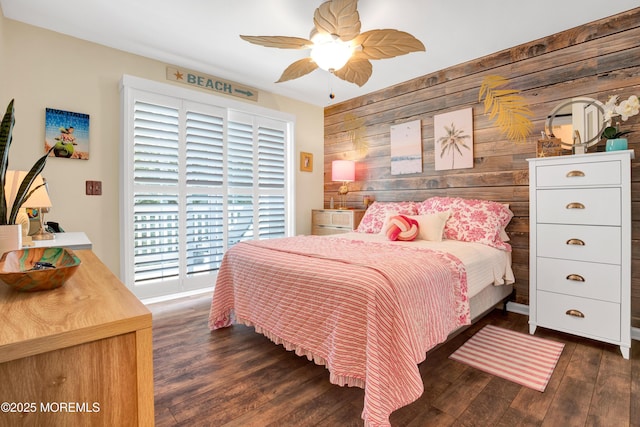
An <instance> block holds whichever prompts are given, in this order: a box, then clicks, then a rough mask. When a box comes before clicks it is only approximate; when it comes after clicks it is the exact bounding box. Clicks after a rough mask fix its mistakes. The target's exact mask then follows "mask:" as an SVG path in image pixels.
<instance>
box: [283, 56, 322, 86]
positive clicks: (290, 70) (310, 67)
mask: <svg viewBox="0 0 640 427" xmlns="http://www.w3.org/2000/svg"><path fill="white" fill-rule="evenodd" d="M317 68H318V66H317V65H316V63H315V62H314V61H313V60H312V59H311V58H303V59H300V60H298V61H296V62H294V63H293V64H291V65H289V66H288V67H287V69H286V70H284V71H283V72H282V75H281V76H280V79H279V80H278V81H277V82H276V83H282V82H286V81H287V80H293V79H297V78H298V77H302V76H304V75H306V74H309V73H310V72H312V71H314V70H315V69H317Z"/></svg>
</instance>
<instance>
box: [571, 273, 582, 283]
mask: <svg viewBox="0 0 640 427" xmlns="http://www.w3.org/2000/svg"><path fill="white" fill-rule="evenodd" d="M567 280H573V281H574V282H584V277H582V276H581V275H579V274H570V275H568V276H567Z"/></svg>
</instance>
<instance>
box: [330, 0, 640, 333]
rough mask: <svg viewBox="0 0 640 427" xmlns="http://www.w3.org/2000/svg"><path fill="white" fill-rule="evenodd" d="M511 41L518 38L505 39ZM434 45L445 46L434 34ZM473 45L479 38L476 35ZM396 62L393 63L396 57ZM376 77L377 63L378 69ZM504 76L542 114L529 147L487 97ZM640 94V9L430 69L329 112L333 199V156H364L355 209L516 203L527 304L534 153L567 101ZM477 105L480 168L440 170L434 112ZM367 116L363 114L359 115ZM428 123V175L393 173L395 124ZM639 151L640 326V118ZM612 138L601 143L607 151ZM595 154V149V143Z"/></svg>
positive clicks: (636, 281)
mask: <svg viewBox="0 0 640 427" xmlns="http://www.w3.org/2000/svg"><path fill="white" fill-rule="evenodd" d="M505 37H508V35H505ZM424 42H425V44H426V45H427V48H428V44H429V43H438V41H437V40H431V41H429V40H424ZM469 42H470V43H472V41H471V40H470V41H469ZM391 61H392V59H391ZM373 72H374V73H375V64H374V71H373ZM492 74H497V75H501V76H504V77H506V78H507V79H509V80H510V85H509V88H511V89H517V90H520V91H521V94H522V95H523V96H524V97H525V98H526V99H527V101H528V102H529V106H530V108H531V110H532V112H533V118H532V120H533V132H532V134H531V136H530V138H529V139H528V141H527V142H525V143H518V144H516V143H513V142H511V141H509V140H507V139H506V138H505V137H504V136H503V135H502V134H501V133H500V131H499V130H498V129H497V127H496V126H495V125H494V123H493V122H492V121H490V120H489V119H488V117H487V116H486V115H485V114H484V107H483V105H482V104H481V103H479V102H478V91H479V88H480V84H481V82H482V80H483V78H484V77H485V76H487V75H492ZM615 94H617V95H620V96H621V97H624V98H626V97H628V96H630V95H633V94H635V95H640V8H636V9H632V10H630V11H627V12H624V13H621V14H618V15H615V16H612V17H609V18H605V19H602V20H599V21H596V22H592V23H589V24H586V25H583V26H581V27H577V28H573V29H570V30H567V31H564V32H562V33H558V34H554V35H551V36H548V37H546V38H543V39H539V40H535V41H532V42H529V43H526V44H523V45H520V46H516V47H513V48H511V49H507V50H503V51H500V52H497V53H495V54H492V55H488V56H485V57H483V58H480V59H477V60H474V61H469V62H467V63H463V64H459V65H456V66H454V67H450V68H447V69H444V70H441V71H438V72H435V73H432V74H428V75H425V76H422V77H419V78H416V79H413V80H410V81H407V82H405V83H402V84H398V85H396V86H392V87H389V88H387V89H384V90H380V91H377V92H375V93H372V94H369V95H366V96H362V97H359V98H355V99H351V100H348V101H345V102H343V103H339V104H336V105H333V106H329V107H327V108H325V112H324V119H325V125H324V126H325V129H324V131H325V150H324V153H325V154H324V171H325V175H324V202H325V207H328V206H329V200H330V198H331V197H334V198H335V199H336V200H337V190H338V186H339V183H335V182H332V181H331V162H332V161H333V160H336V159H350V160H355V161H356V162H357V167H356V182H353V183H350V185H349V188H350V192H349V194H348V195H347V203H348V206H349V207H353V208H359V207H362V197H363V195H370V196H372V197H373V198H375V200H379V201H402V200H415V201H422V200H424V199H427V198H429V197H432V196H457V197H467V198H477V199H488V200H495V201H499V202H505V203H509V204H510V207H511V209H512V211H513V212H514V214H515V216H514V218H513V220H512V221H511V223H510V224H509V226H508V227H507V232H508V234H509V235H510V237H511V242H510V243H511V244H512V246H513V269H514V272H515V275H516V280H517V283H516V291H517V296H516V299H517V302H519V303H522V304H528V301H529V298H528V293H529V267H528V265H529V261H528V258H529V187H528V180H529V177H528V164H527V161H526V159H527V158H530V157H535V155H536V143H537V139H538V137H539V135H540V133H541V131H543V130H544V123H545V120H546V117H547V115H548V114H549V113H550V112H551V110H552V109H553V108H554V107H555V106H556V105H557V104H559V103H560V102H561V101H563V100H566V99H569V98H572V97H577V96H587V97H592V98H595V99H598V100H600V101H602V102H605V101H606V100H607V99H608V98H609V96H610V95H615ZM468 107H472V108H473V123H474V125H473V127H474V130H473V138H474V167H473V168H472V169H458V170H453V171H435V168H434V136H433V135H434V130H433V117H434V115H437V114H441V113H444V112H449V111H456V110H459V109H462V108H468ZM354 117H356V118H357V119H356V120H354V119H353V118H354ZM417 119H420V120H421V123H422V145H423V153H422V154H423V172H422V173H417V174H411V175H400V176H398V175H395V176H392V175H391V171H390V146H389V133H390V126H391V125H394V124H398V123H403V122H408V121H413V120H417ZM354 122H358V123H359V124H360V125H361V127H363V128H364V129H360V130H362V133H363V135H364V138H363V141H364V142H365V143H366V146H367V149H366V150H362V149H361V145H359V146H358V147H356V146H355V144H354V141H353V140H352V137H351V136H352V135H353V134H354V132H353V131H350V129H349V127H350V125H349V124H350V123H354ZM624 128H625V129H630V130H634V131H635V132H634V133H633V134H631V135H629V136H628V138H629V148H632V149H635V151H636V157H637V158H636V160H634V161H633V162H632V181H633V182H632V208H633V213H632V219H633V227H632V228H633V234H632V239H633V242H632V245H633V267H632V292H631V294H632V325H633V326H635V327H640V242H639V239H640V174H639V169H640V163H639V159H640V115H638V116H635V117H632V118H631V119H629V120H628V121H627V122H625V123H624ZM603 144H604V142H601V143H599V144H598V150H602V149H603V147H601V146H602V145H603ZM591 150H594V147H592V149H591Z"/></svg>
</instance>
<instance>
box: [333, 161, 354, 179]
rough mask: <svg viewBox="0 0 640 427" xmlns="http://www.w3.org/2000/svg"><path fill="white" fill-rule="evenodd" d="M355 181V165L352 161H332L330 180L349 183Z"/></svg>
mask: <svg viewBox="0 0 640 427" xmlns="http://www.w3.org/2000/svg"><path fill="white" fill-rule="evenodd" d="M355 179H356V163H355V162H354V161H353V160H334V161H333V162H332V163H331V180H332V181H343V182H351V181H355Z"/></svg>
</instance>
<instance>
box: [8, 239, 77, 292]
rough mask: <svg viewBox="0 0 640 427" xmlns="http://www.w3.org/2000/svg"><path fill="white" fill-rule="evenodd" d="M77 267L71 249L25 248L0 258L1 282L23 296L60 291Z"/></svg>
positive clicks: (75, 258) (75, 257)
mask: <svg viewBox="0 0 640 427" xmlns="http://www.w3.org/2000/svg"><path fill="white" fill-rule="evenodd" d="M79 265H80V259H79V258H78V257H77V256H75V254H74V253H73V251H72V250H71V249H65V248H55V247H54V248H28V249H20V250H17V251H10V252H6V253H5V254H4V255H2V258H0V282H3V283H5V284H7V285H9V286H10V287H12V288H13V289H16V290H18V291H22V292H35V291H45V290H49V289H55V288H59V287H60V286H62V285H63V284H64V282H66V281H67V279H69V278H70V277H71V276H73V273H75V272H76V270H77V269H78V266H79Z"/></svg>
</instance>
